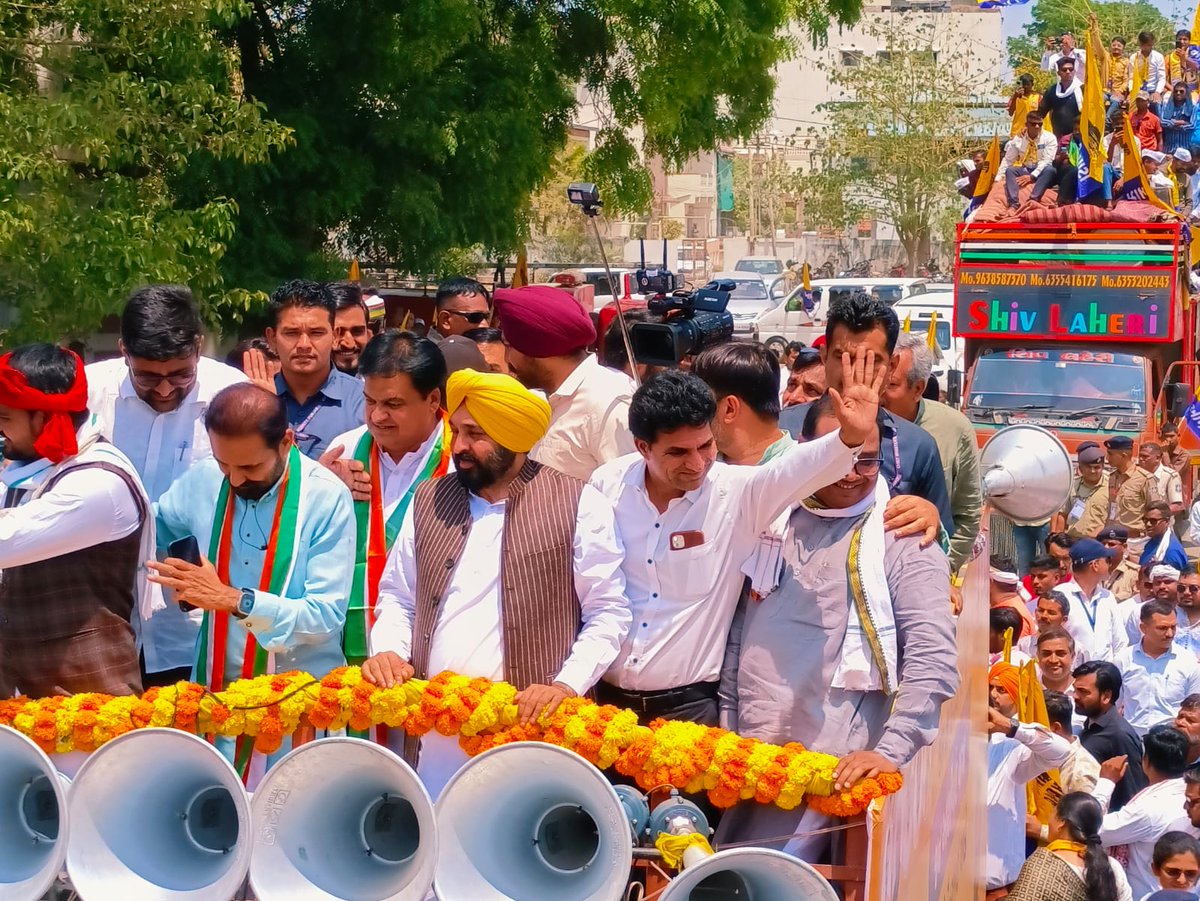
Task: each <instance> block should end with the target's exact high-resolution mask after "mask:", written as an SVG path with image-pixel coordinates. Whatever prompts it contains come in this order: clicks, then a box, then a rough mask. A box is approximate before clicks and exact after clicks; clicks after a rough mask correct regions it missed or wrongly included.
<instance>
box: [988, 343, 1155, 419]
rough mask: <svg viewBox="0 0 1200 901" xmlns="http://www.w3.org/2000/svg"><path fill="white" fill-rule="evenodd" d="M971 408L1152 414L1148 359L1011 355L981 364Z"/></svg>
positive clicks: (992, 357)
mask: <svg viewBox="0 0 1200 901" xmlns="http://www.w3.org/2000/svg"><path fill="white" fill-rule="evenodd" d="M968 406H970V407H972V408H975V409H980V408H983V409H999V410H1054V411H1057V412H1061V413H1083V412H1085V411H1099V410H1113V411H1126V412H1130V413H1141V412H1144V411H1145V409H1146V376H1145V359H1144V358H1143V357H1139V356H1134V355H1133V354H1119V353H1093V352H1091V351H1065V350H1061V351H1060V350H1010V351H1000V352H996V353H990V354H985V355H983V356H981V357H980V358H979V360H978V362H977V363H976V364H975V376H974V378H973V379H972V380H971V393H970V395H969V397H968Z"/></svg>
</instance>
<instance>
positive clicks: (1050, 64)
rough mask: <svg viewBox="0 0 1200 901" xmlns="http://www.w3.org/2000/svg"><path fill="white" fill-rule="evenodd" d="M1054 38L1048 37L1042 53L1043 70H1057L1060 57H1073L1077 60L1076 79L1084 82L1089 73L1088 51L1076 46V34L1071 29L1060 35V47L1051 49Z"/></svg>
mask: <svg viewBox="0 0 1200 901" xmlns="http://www.w3.org/2000/svg"><path fill="white" fill-rule="evenodd" d="M1053 40H1054V39H1053V38H1047V39H1046V50H1045V51H1044V52H1043V53H1042V71H1043V72H1057V71H1058V61H1059V60H1060V59H1073V60H1075V72H1076V75H1075V80H1076V81H1077V82H1079V83H1080V84H1083V77H1084V75H1085V74H1086V73H1087V51H1086V50H1084V49H1083V48H1082V47H1076V46H1075V35H1073V34H1071V32H1069V31H1064V32H1063V33H1062V35H1061V36H1060V37H1059V42H1058V43H1059V48H1060V49H1058V50H1052V49H1051V48H1052V47H1053Z"/></svg>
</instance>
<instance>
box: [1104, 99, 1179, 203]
mask: <svg viewBox="0 0 1200 901" xmlns="http://www.w3.org/2000/svg"><path fill="white" fill-rule="evenodd" d="M1124 133H1125V146H1126V147H1127V148H1129V149H1128V150H1126V151H1125V170H1124V171H1123V172H1122V173H1121V176H1122V185H1121V190H1120V192H1119V194H1118V198H1119V199H1122V200H1145V201H1146V202H1147V203H1150V204H1151V205H1152V206H1156V207H1158V208H1159V209H1161V210H1166V211H1167V212H1168V213H1174V212H1175V211H1174V210H1173V209H1171V207H1170V206H1168V205H1167V204H1166V203H1164V202H1163V200H1162V199H1161V198H1160V197H1159V196H1158V195H1157V194H1155V193H1154V189H1153V188H1152V187H1150V179H1149V177H1147V175H1146V170H1145V169H1143V168H1142V157H1141V155H1140V154H1139V153H1137V151H1136V150H1134V148H1135V147H1137V146H1138V142H1137V139H1136V138H1135V137H1134V134H1133V125H1132V123H1130V121H1129V116H1128V115H1127V116H1125V131H1124Z"/></svg>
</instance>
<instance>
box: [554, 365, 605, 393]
mask: <svg viewBox="0 0 1200 901" xmlns="http://www.w3.org/2000/svg"><path fill="white" fill-rule="evenodd" d="M599 365H600V361H599V360H597V359H596V355H595V354H588V355H587V356H586V357H584V358H583V359H582V360H580V361H579V365H578V366H576V367H575V368H574V369H572V370H571V374H570V375H568V376H567V377H566V378H565V379H563V382H562V384H561V385H559V386H558V387H557V388H555V389H554V390H553V391H552V392H550V394H549V395H548V397H547V399H550V398H556V397H570V396H571V395H572V394H574V393H575V392H576V391H578V390H579V386H580V385H582V384H583V380H584V379H585V378H586V377H587V376H588V375H590V374H591V372H592V371H593V370H594V369H596V368H597V367H598V366H599Z"/></svg>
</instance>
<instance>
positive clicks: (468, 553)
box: [363, 370, 630, 798]
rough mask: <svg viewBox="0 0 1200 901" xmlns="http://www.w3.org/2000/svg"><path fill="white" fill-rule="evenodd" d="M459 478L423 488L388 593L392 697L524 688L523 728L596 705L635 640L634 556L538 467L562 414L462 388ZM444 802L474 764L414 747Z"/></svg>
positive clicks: (507, 382) (593, 500) (381, 618)
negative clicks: (567, 709)
mask: <svg viewBox="0 0 1200 901" xmlns="http://www.w3.org/2000/svg"><path fill="white" fill-rule="evenodd" d="M446 396H447V404H446V409H447V412H448V413H449V416H450V426H451V429H452V431H453V443H452V445H451V447H452V452H453V455H454V466H455V473H454V475H452V476H448V477H446V478H442V479H433V480H429V481H426V482H423V483H422V484H421V485H420V486H419V487H418V488H417V492H416V494H415V496H414V497H413V502H412V504H411V505H410V506H409V509H408V511H407V513H406V515H405V517H404V522H403V524H402V525H401V527H400V534H399V535H398V536H397V538H396V543H395V545H394V546H393V548H392V553H391V556H390V557H389V558H388V564H387V567H386V569H385V570H384V573H383V577H382V580H381V581H380V585H379V600H378V603H377V605H376V609H377V612H378V616H377V618H376V620H375V625H374V627H373V628H372V629H371V653H372V656H371V657H370V659H368V660H367V661H366V662H365V663H364V664H363V676H364V678H366V679H367V680H368V681H370V682H372V683H374V684H377V685H383V686H391V685H394V684H396V683H397V682H403V681H404V680H405V679H407V678H409V677H410V676H413V675H416V676H417V677H419V678H428V677H430V676H434V675H436V674H437V673H439V672H442V671H444V670H450V671H453V672H456V673H459V674H461V675H465V676H472V677H482V678H487V679H492V680H494V681H499V680H501V679H503V680H505V681H507V682H509V683H511V684H513V685H514V686H515V687H516V688H517V689H518V694H517V698H516V703H517V705H518V710H519V712H520V715H521V719H522V721H523V722H531V721H533V720H535V719H536V718H537V717H538V716H539V715H540V714H541V713H542V711H547V712H553V711H554V710H555V709H556V708H557V707H558V705H559V704H560V703H561V702H562V700H563V699H564V698H568V697H574V696H576V695H582V694H584V693H586V692H587V691H589V690H590V689H591V688H592V686H593V685H594V684H595V683H596V680H598V679H599V678H600V676H601V674H602V673H603V672H604V671H605V670H606V669H607V668H608V666H609V664H610V663H611V662H612V660H613V658H614V657H616V655H617V652H618V650H619V648H620V646H621V641H622V639H623V638H624V637H625V634H626V632H628V631H629V622H630V613H629V606H628V603H627V602H626V600H625V583H624V580H623V578H622V575H621V567H620V564H621V556H622V547H621V542H620V539H619V538H618V536H617V532H616V529H615V527H614V523H613V511H612V507H611V505H610V504H608V503H607V502H606V501H605V500H604V498H603V497H601V496H600V494H599V493H597V492H596V491H595V489H593V488H591V487H589V486H588V485H586V484H585V483H583V482H580V481H579V480H577V479H572V478H571V477H570V476H566V475H563V474H562V473H560V472H558V471H557V470H554V469H551V468H549V467H547V466H542V465H541V464H539V463H536V462H535V461H533V460H531V459H529V457H528V454H529V450H530V448H532V447H533V446H534V444H536V443H537V441H538V439H540V438H541V437H542V435H543V434H544V433H545V431H546V428H547V426H548V425H549V422H550V408H549V405H548V404H547V403H546V401H545V400H543V399H542V398H540V397H538V396H537V395H535V394H533V393H532V392H530V391H527V390H526V389H525V388H523V387H521V385H520V383H519V382H517V380H516V379H514V378H512V377H511V376H507V375H502V374H500V373H491V372H487V373H481V372H475V371H473V370H462V371H460V372H456V373H454V374H453V375H451V376H450V378H449V381H448V382H447V386H446ZM404 751H405V755H406V757H407V759H408V760H409V762H410V763H412V764H414V765H415V766H416V767H417V773H418V775H420V777H421V779H422V781H423V782H424V783H425V787H426V788H427V789H428V790H429V792H430V794H431V795H433V796H434V797H435V798H436V797H437V795H438V794H439V793H440V792H441V790H442V788H443V787H444V786H445V784H446V783H447V782H448V781H449V780H450V778H451V777H452V776H453V775H454V773H455V772H457V771H458V769H459V767H460V766H462V764H463V763H465V762H466V759H467V758H466V754H465V753H464V752H463V750H462V749H461V748H460V747H459V744H458V739H457V737H446V736H442V735H438V734H436V733H433V732H431V733H429V734H428V735H425V736H423V737H422V738H421V739H420V740H419V742H418V741H417V740H416V739H410V740H407V741H405V748H404Z"/></svg>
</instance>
